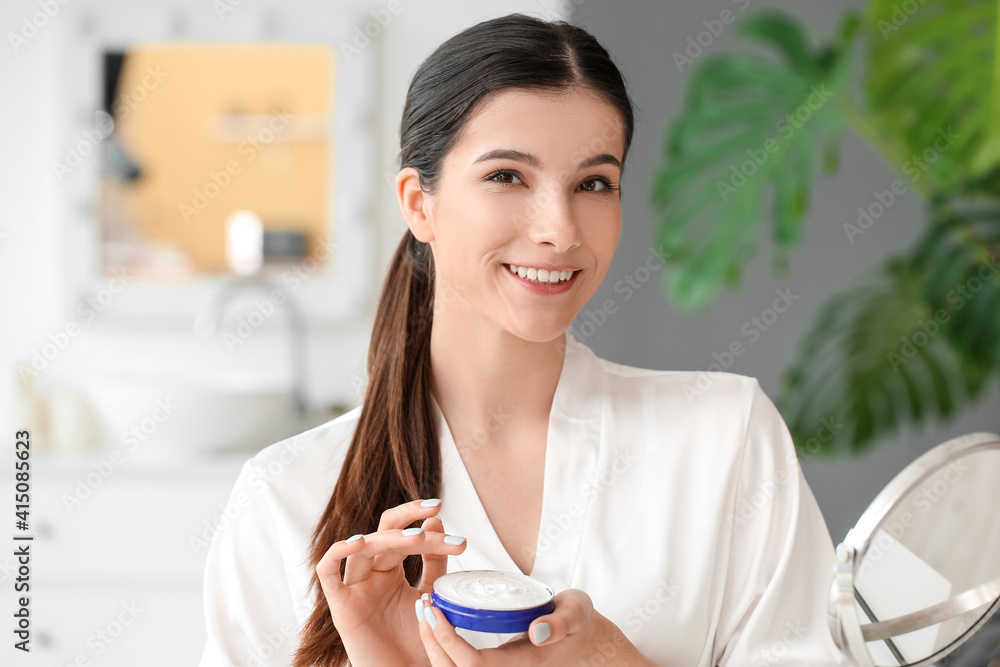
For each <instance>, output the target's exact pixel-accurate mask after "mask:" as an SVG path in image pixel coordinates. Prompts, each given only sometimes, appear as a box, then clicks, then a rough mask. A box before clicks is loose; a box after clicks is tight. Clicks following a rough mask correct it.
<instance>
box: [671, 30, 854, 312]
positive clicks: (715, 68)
mask: <svg viewBox="0 0 1000 667" xmlns="http://www.w3.org/2000/svg"><path fill="white" fill-rule="evenodd" d="M855 26H856V22H855V21H854V20H853V19H848V20H845V22H844V25H843V27H842V30H841V43H840V44H839V45H838V46H837V47H836V48H827V49H824V50H821V51H814V50H813V49H812V48H811V47H810V46H809V43H808V39H807V37H806V35H805V33H804V31H803V29H802V27H801V26H800V25H799V24H798V23H796V22H795V21H793V20H792V19H790V18H788V17H787V16H785V15H783V14H780V13H777V12H765V13H759V14H756V15H752V16H749V17H747V18H746V19H745V20H744V21H743V22H741V23H739V24H738V30H739V33H740V34H741V35H742V36H744V37H746V38H752V39H754V40H756V41H758V42H760V43H762V44H763V45H765V46H766V47H768V48H769V49H770V50H771V51H773V52H775V53H776V54H777V55H778V56H779V57H778V58H777V59H775V58H765V57H763V56H757V55H746V54H740V55H716V56H711V57H707V58H706V60H705V61H704V62H702V63H700V66H697V67H696V69H695V70H694V73H693V76H692V79H691V81H690V84H689V87H688V94H687V107H686V108H685V110H684V112H683V114H681V116H680V117H679V118H678V119H677V120H676V122H674V124H673V127H672V128H671V130H670V132H669V136H668V138H667V142H666V144H665V146H664V151H665V153H666V157H667V159H668V166H666V167H664V168H663V169H661V170H660V171H659V172H658V174H657V175H656V178H655V182H654V187H653V205H654V207H655V208H656V210H657V212H658V214H659V217H660V228H659V239H658V241H659V244H660V246H661V247H662V248H663V249H664V250H665V252H666V253H667V254H669V255H670V256H671V258H672V261H673V262H674V264H675V266H674V268H673V270H672V271H671V272H670V274H669V278H668V280H669V283H668V289H669V292H670V295H671V297H672V298H673V299H674V301H676V302H677V303H679V304H680V305H682V306H686V307H691V308H693V307H698V306H701V305H703V304H705V303H706V302H707V301H708V300H709V299H710V298H711V297H712V296H714V294H715V293H716V292H717V290H718V289H719V288H720V287H721V286H722V285H723V284H726V283H728V284H735V283H737V282H739V279H740V276H741V274H742V271H743V268H744V266H745V265H746V263H747V262H748V261H749V260H750V258H751V256H752V255H753V252H754V246H755V238H756V236H757V229H756V227H757V221H758V220H760V218H761V217H762V216H763V213H762V209H764V208H765V207H767V215H768V217H770V218H771V220H772V224H771V233H772V236H773V238H774V240H775V242H776V244H777V245H778V247H779V249H781V248H784V247H787V246H790V245H793V244H794V243H796V242H797V241H798V240H799V238H800V236H801V231H802V222H803V220H804V218H805V214H806V212H807V210H808V205H809V195H810V191H811V189H812V181H813V174H814V172H815V171H816V170H817V165H818V163H819V161H820V156H821V155H823V154H824V152H825V156H824V158H825V159H824V163H823V164H824V166H825V168H826V169H827V171H832V170H833V169H835V167H836V162H837V151H838V144H839V133H840V129H841V126H842V125H843V119H842V115H841V114H840V113H839V112H838V111H837V110H836V104H835V103H834V98H835V97H836V96H837V95H838V94H839V92H838V91H840V90H841V89H842V88H843V85H844V82H843V75H844V73H845V72H846V71H847V67H846V59H845V58H844V57H842V56H843V55H844V54H845V53H847V52H848V49H847V46H848V45H849V43H850V41H851V36H852V35H853V33H854V30H855ZM768 197H770V198H769V199H768Z"/></svg>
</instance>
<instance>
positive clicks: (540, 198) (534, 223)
mask: <svg viewBox="0 0 1000 667" xmlns="http://www.w3.org/2000/svg"><path fill="white" fill-rule="evenodd" d="M525 218H526V220H525V222H526V228H527V231H528V237H529V238H530V239H531V240H532V241H533V242H535V243H546V244H549V245H551V246H552V249H553V250H554V251H555V252H557V253H562V252H566V251H567V250H570V249H572V248H574V247H576V246H578V245H580V226H579V224H577V220H576V217H575V215H574V212H573V208H572V205H571V202H570V199H569V197H567V196H565V195H563V194H561V193H558V192H553V190H551V189H549V190H543V191H541V192H539V193H538V194H537V196H535V197H534V198H533V199H532V201H531V203H530V204H529V206H528V208H527V210H526V211H525Z"/></svg>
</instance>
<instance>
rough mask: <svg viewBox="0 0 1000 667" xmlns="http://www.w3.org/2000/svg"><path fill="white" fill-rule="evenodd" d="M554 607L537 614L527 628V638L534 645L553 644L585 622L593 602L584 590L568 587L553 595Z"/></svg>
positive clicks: (581, 626)
mask: <svg viewBox="0 0 1000 667" xmlns="http://www.w3.org/2000/svg"><path fill="white" fill-rule="evenodd" d="M555 603H556V608H555V611H553V612H552V613H551V614H546V615H545V616H539V617H538V618H536V619H535V620H534V621H532V622H531V626H530V627H529V628H528V639H530V640H531V643H532V644H535V645H536V646H539V645H543V644H553V643H555V642H557V641H559V640H560V639H563V638H564V637H566V635H569V634H571V633H573V632H577V631H579V630H581V629H583V627H584V626H585V625H586V624H587V622H588V621H589V619H590V615H591V614H593V613H594V603H593V601H592V600H591V599H590V596H589V595H587V594H586V593H585V592H583V591H581V590H579V589H577V588H570V589H567V590H565V591H562V592H560V593H557V594H556V596H555Z"/></svg>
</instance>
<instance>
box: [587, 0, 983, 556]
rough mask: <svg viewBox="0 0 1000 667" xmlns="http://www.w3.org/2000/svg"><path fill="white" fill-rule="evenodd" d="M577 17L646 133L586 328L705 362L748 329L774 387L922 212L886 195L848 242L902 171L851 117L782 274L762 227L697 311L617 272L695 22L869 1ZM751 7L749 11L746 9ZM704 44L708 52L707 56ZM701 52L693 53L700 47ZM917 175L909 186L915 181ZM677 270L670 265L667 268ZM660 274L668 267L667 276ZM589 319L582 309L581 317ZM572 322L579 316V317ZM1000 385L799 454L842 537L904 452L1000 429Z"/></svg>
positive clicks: (686, 362) (617, 8)
mask: <svg viewBox="0 0 1000 667" xmlns="http://www.w3.org/2000/svg"><path fill="white" fill-rule="evenodd" d="M574 4H576V5H577V6H576V8H575V9H574V13H573V22H574V23H575V24H577V25H580V26H582V27H585V28H587V29H588V30H590V31H591V32H592V33H594V34H595V35H596V36H597V37H598V39H600V40H601V42H602V43H603V44H604V45H605V47H607V49H608V50H609V51H610V52H611V53H612V55H613V56H614V57H615V59H616V61H617V62H618V64H619V66H620V67H621V68H622V70H623V72H624V74H625V76H626V79H627V83H628V85H629V90H630V93H631V95H632V97H633V100H634V102H635V104H636V106H637V107H638V117H637V124H636V134H635V138H634V140H633V144H632V152H631V153H630V155H629V164H628V165H627V167H626V173H625V176H624V177H623V181H622V191H623V202H622V209H623V225H622V228H623V232H622V238H621V241H620V243H619V246H618V251H617V253H616V255H615V259H614V262H613V263H612V265H611V268H610V270H609V272H608V276H607V278H606V279H605V281H604V284H603V285H602V286H601V288H600V289H599V290H598V292H597V294H596V295H595V296H594V298H593V299H592V301H591V303H590V305H589V306H588V308H591V309H595V307H599V304H601V303H602V302H603V301H604V300H605V299H608V298H611V299H614V300H615V301H616V303H617V304H618V306H619V308H618V310H617V311H616V312H615V313H614V314H613V315H612V316H611V317H610V318H609V319H608V321H607V322H606V323H605V324H604V325H603V326H602V327H600V328H598V329H597V330H596V331H595V332H594V333H593V334H592V335H591V336H589V337H587V338H585V339H584V340H585V342H586V343H587V344H588V345H589V346H590V347H591V348H592V349H593V350H594V351H595V352H596V353H597V354H598V355H599V356H602V357H604V358H607V359H610V360H612V361H616V362H619V363H624V364H629V365H634V366H643V367H647V368H660V369H678V370H695V369H705V368H706V367H707V366H708V365H709V364H710V363H712V361H713V357H712V355H713V353H720V354H721V353H722V352H724V351H725V350H726V349H727V348H728V347H729V345H730V343H731V342H733V341H737V340H739V341H741V342H743V343H744V346H745V347H746V352H745V353H744V354H743V355H742V356H740V357H738V358H737V359H736V360H735V362H734V364H733V366H732V367H731V368H730V370H731V371H732V372H735V373H740V374H743V375H749V376H754V377H756V378H758V380H759V381H760V384H761V386H762V387H763V389H764V391H765V392H767V394H768V395H769V396H771V398H772V399H775V400H776V399H777V396H778V388H779V386H780V385H779V382H780V379H781V374H782V372H783V371H784V370H785V369H786V368H787V367H788V365H789V363H790V362H791V360H792V358H793V354H794V351H795V346H796V343H797V341H798V340H799V338H800V337H801V336H802V334H803V333H804V332H805V330H806V329H807V328H808V326H809V325H810V323H811V321H812V318H813V317H814V316H815V314H816V312H817V309H818V308H819V306H820V305H821V304H822V303H823V302H824V301H825V300H826V298H827V297H828V296H829V295H831V294H833V293H835V292H838V291H840V290H841V289H842V288H843V287H844V285H845V284H846V283H847V281H848V280H850V279H851V278H852V277H854V276H856V275H857V274H859V273H860V272H862V271H864V270H865V269H867V268H869V267H871V266H874V265H876V264H879V263H881V261H882V260H883V258H885V257H886V256H887V255H889V254H891V253H893V252H896V251H898V250H901V249H904V248H906V247H907V246H908V245H909V244H910V243H911V242H912V241H913V240H914V239H915V238H916V236H917V234H918V233H919V231H920V230H921V228H922V225H923V224H924V219H925V217H924V215H923V212H922V203H921V202H920V201H919V200H918V199H916V197H914V196H912V195H905V196H906V199H905V200H904V201H902V202H897V203H895V204H894V205H893V206H892V207H890V208H889V209H888V210H887V212H886V214H885V215H883V217H882V218H880V219H878V221H877V223H876V224H874V225H873V226H872V227H871V228H870V229H868V230H867V231H866V232H865V234H864V235H863V236H860V237H856V238H855V239H854V241H855V242H854V244H851V243H849V242H848V239H847V235H846V234H845V232H844V229H843V224H844V223H845V222H853V221H854V219H855V218H856V215H855V216H854V217H851V216H852V214H853V213H854V212H855V211H856V209H857V207H858V206H859V205H867V204H868V203H869V202H871V201H873V192H874V191H875V190H876V189H879V190H885V189H887V188H888V187H889V185H890V184H891V183H892V181H893V180H895V179H896V178H899V177H900V175H899V174H897V173H895V172H894V171H893V169H892V168H891V167H889V166H888V165H887V164H886V163H884V162H883V161H882V160H881V159H880V157H879V156H878V154H877V153H876V152H875V151H874V150H873V149H871V148H869V147H868V146H867V145H866V144H865V143H864V142H863V141H862V140H861V139H860V138H859V137H857V136H856V135H854V134H852V133H851V132H850V131H848V132H846V133H845V135H844V140H843V143H842V153H841V166H840V169H839V172H838V174H837V175H836V176H835V177H833V178H826V177H821V180H820V181H819V182H818V185H817V187H816V188H815V190H814V191H813V195H812V200H811V208H810V211H809V216H808V221H807V224H806V233H805V236H804V241H803V243H802V244H801V246H800V247H799V248H798V249H797V250H796V251H795V252H794V253H793V255H792V262H791V269H790V271H789V273H788V274H787V275H785V276H777V275H775V274H774V273H773V271H772V269H771V257H772V254H771V247H770V246H769V245H768V239H767V235H766V234H762V235H761V237H760V245H759V246H758V253H757V257H756V258H755V260H754V263H753V265H752V266H751V267H750V269H749V270H748V271H747V272H746V274H745V276H744V284H743V287H742V288H741V289H740V290H738V291H736V292H730V293H726V294H725V295H724V296H723V297H722V298H721V299H718V300H717V301H715V302H713V303H712V305H711V306H710V307H709V308H708V309H706V310H705V311H702V312H699V313H696V314H691V313H687V312H683V311H679V310H678V309H676V308H675V307H673V306H672V305H671V304H669V303H668V302H667V301H666V299H665V297H664V295H663V293H662V292H661V290H660V288H659V283H658V282H657V281H656V280H655V279H651V280H650V281H649V282H648V283H646V284H644V285H643V286H642V288H641V289H640V290H638V291H636V292H635V293H634V294H633V295H632V296H631V298H629V299H628V301H625V300H624V296H623V295H622V294H620V293H615V291H614V288H613V287H614V285H615V282H616V281H618V280H619V279H621V278H623V277H624V276H625V275H627V274H631V273H632V272H633V271H634V270H635V269H636V268H637V267H639V266H641V265H642V264H643V263H644V262H645V260H646V257H647V256H648V255H649V252H650V251H649V249H648V248H649V246H650V245H652V244H653V240H654V238H655V235H654V231H655V220H654V216H653V214H652V212H651V210H650V207H649V204H648V202H649V197H650V183H651V181H652V176H653V174H654V172H655V170H656V169H657V168H658V167H659V166H660V165H661V162H662V161H661V157H660V147H661V146H662V144H663V137H664V136H665V133H666V128H667V125H668V121H669V120H670V119H672V118H673V117H674V115H676V114H677V113H678V111H679V109H680V108H681V105H682V103H683V98H684V90H685V85H686V82H687V74H688V73H689V72H690V71H691V70H690V69H689V68H685V69H684V72H683V73H682V72H680V71H678V68H677V66H676V65H675V64H674V61H673V58H672V55H671V54H672V53H673V52H674V51H682V50H683V48H684V46H685V45H686V43H687V38H688V36H695V35H697V33H698V32H700V31H702V30H704V29H705V26H704V25H703V24H702V22H703V21H707V20H711V19H717V18H718V17H719V15H720V13H721V12H722V11H723V10H724V9H731V10H733V11H734V13H735V14H737V15H744V14H749V13H751V12H753V11H755V10H759V9H761V8H763V7H777V8H781V9H784V10H786V11H789V12H792V13H793V14H794V15H795V16H797V17H798V18H799V19H800V20H802V21H804V22H805V23H806V24H807V25H808V26H809V29H810V33H811V36H812V38H813V43H814V44H817V43H821V42H825V41H826V40H827V39H828V38H829V37H831V36H832V35H834V34H835V31H836V27H837V22H838V19H839V17H840V15H841V13H842V12H843V11H845V10H847V9H850V8H855V9H860V8H862V7H863V6H864V4H865V3H863V2H859V1H857V0H852V1H850V2H848V1H846V0H839V1H831V0H796V1H795V2H791V1H790V0H786V1H785V2H766V3H765V2H753V1H752V0H751V2H750V3H749V4H747V2H745V1H744V0H740V1H739V2H737V1H736V0H733V1H730V0H705V1H703V2H681V1H680V0H672V1H663V0H660V1H654V0H646V1H640V0H628V1H626V2H623V1H622V0H585V1H584V2H580V3H577V0H574ZM741 7H745V8H746V10H745V12H744V11H743V10H742V9H741ZM739 45H740V40H739V39H738V38H737V37H736V35H735V31H734V30H733V26H732V25H729V26H726V28H725V31H724V32H723V33H722V34H721V35H720V36H719V37H717V38H716V39H715V40H714V41H713V42H712V44H711V45H710V46H709V47H708V48H707V49H706V54H707V53H721V52H725V51H729V50H733V49H735V48H737V47H738V46H739ZM704 56H705V54H703V55H702V56H701V57H704ZM696 62H697V61H696ZM911 189H912V188H911ZM666 270H669V269H666ZM657 277H658V276H657ZM786 287H787V288H789V289H791V291H792V293H793V294H795V295H799V296H800V298H799V299H798V300H797V301H795V303H794V305H793V306H791V307H790V308H789V310H788V311H787V312H786V313H784V314H783V315H781V316H780V317H779V318H778V320H777V321H776V322H775V323H774V324H773V325H772V326H771V328H769V329H768V331H767V332H765V333H764V334H763V335H762V336H761V337H760V338H759V339H758V340H757V341H755V342H753V343H750V342H749V338H747V337H746V336H744V335H742V334H741V333H740V328H741V327H742V326H743V324H744V323H745V322H748V321H749V319H750V318H751V317H752V316H754V315H759V314H760V312H761V311H762V310H764V309H765V308H767V307H768V306H769V305H770V304H771V302H772V301H773V299H774V298H775V290H776V289H779V288H782V289H783V288H786ZM578 323H579V320H578ZM574 330H576V327H574ZM998 415H1000V391H996V390H994V391H993V392H992V393H991V394H990V395H988V396H987V397H986V398H985V399H984V400H982V401H981V402H980V403H979V404H978V405H976V406H974V407H973V408H971V409H969V410H967V411H966V412H965V413H963V414H961V415H960V417H959V418H958V419H956V420H955V421H954V422H953V423H951V424H950V425H941V424H936V425H935V424H932V425H930V426H929V427H928V428H926V429H923V430H919V431H917V432H911V433H907V434H901V435H900V436H899V437H896V438H893V439H891V440H888V441H884V442H882V443H881V444H880V445H879V446H878V447H877V448H876V449H875V450H874V451H872V452H870V453H869V454H867V455H864V456H861V457H859V458H856V459H849V460H841V461H833V462H831V461H825V460H812V461H804V462H803V464H802V465H803V470H804V472H805V475H806V478H807V479H808V481H809V484H810V486H811V488H812V490H813V493H814V494H815V496H816V498H817V500H818V501H819V504H820V507H821V508H822V510H823V513H824V516H825V517H826V520H827V524H828V526H829V528H830V532H831V534H832V536H833V539H834V543H836V542H838V541H840V540H841V539H842V538H843V536H844V535H845V534H846V532H847V530H848V529H849V528H850V527H851V526H852V525H854V522H855V521H856V520H857V518H858V517H859V516H860V515H861V513H862V512H863V511H864V509H865V508H866V507H867V506H868V503H869V502H870V501H871V500H872V498H874V497H875V495H876V494H877V493H878V492H879V491H880V490H881V488H882V487H883V486H884V485H885V484H886V483H887V482H888V481H889V480H890V479H892V477H893V476H895V475H896V473H898V472H899V471H900V470H902V468H903V467H905V466H906V464H907V463H909V462H910V461H912V460H913V459H915V458H916V457H917V456H919V455H920V454H922V453H923V452H925V451H927V450H928V449H929V448H931V447H933V446H934V445H936V444H938V443H940V442H943V441H944V440H946V439H948V438H951V437H954V436H957V435H962V434H964V433H969V432H973V431H992V432H997V431H1000V418H998Z"/></svg>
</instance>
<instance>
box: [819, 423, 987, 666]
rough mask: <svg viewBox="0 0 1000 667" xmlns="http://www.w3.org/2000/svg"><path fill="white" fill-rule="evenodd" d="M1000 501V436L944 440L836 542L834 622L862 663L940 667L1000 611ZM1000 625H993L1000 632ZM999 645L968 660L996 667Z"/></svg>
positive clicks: (842, 642) (841, 640) (837, 636)
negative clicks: (973, 659) (977, 659)
mask: <svg viewBox="0 0 1000 667" xmlns="http://www.w3.org/2000/svg"><path fill="white" fill-rule="evenodd" d="M998 507H1000V436H998V435H996V434H994V433H972V434H969V435H965V436H962V437H959V438H955V439H953V440H949V441H948V442H945V443H943V444H941V445H938V446H937V447H935V448H934V449H932V450H931V451H929V452H927V453H926V454H924V455H923V456H921V457H920V458H919V459H917V460H916V461H914V462H913V463H911V464H910V465H909V466H907V467H906V468H905V469H904V470H903V471H902V472H901V473H900V474H898V475H897V476H896V477H895V478H894V479H893V480H892V481H891V482H890V483H889V485H888V486H886V487H885V489H883V490H882V492H881V493H880V494H879V495H878V496H877V497H876V498H875V500H874V501H872V504H871V505H870V506H869V507H868V509H867V510H866V511H865V513H864V514H863V515H862V516H861V519H860V520H859V521H858V523H857V525H856V526H855V527H854V528H852V529H851V530H850V531H849V532H848V533H847V537H846V538H844V541H843V543H841V544H840V545H839V546H838V547H837V565H836V568H835V574H834V582H833V587H832V591H831V603H830V628H831V631H832V632H833V637H834V641H835V642H836V643H837V645H838V646H839V647H840V648H841V649H842V650H843V651H844V652H845V653H846V655H847V656H848V658H849V659H850V660H851V661H852V662H853V663H854V664H856V665H859V666H861V667H899V666H900V665H913V666H917V665H932V664H935V663H937V662H938V661H941V660H942V659H943V658H945V656H947V655H949V654H951V653H952V652H953V651H955V649H957V648H958V647H959V646H960V645H962V644H963V643H965V642H966V641H968V640H969V639H970V638H971V637H972V635H973V634H974V633H976V632H977V631H979V630H980V629H981V628H983V626H984V625H986V624H987V622H988V621H990V619H991V617H993V616H994V612H996V610H997V608H998V607H1000V513H998V512H997V508H998ZM996 621H1000V615H998V616H996V617H995V619H994V622H991V623H989V630H990V631H992V632H993V634H1000V632H998V630H1000V626H998V623H997V622H996ZM994 626H997V627H994ZM985 634H989V633H987V632H984V635H985ZM997 644H1000V636H996V637H991V638H990V640H989V643H988V644H986V646H987V650H988V652H987V653H986V657H985V659H979V661H977V662H968V663H963V664H968V665H970V667H971V665H976V667H980V666H983V667H985V666H986V664H987V662H989V664H990V665H993V663H992V662H990V659H991V657H992V658H996V657H997V654H996V652H995V650H996V648H997ZM955 664H957V663H955Z"/></svg>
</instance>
